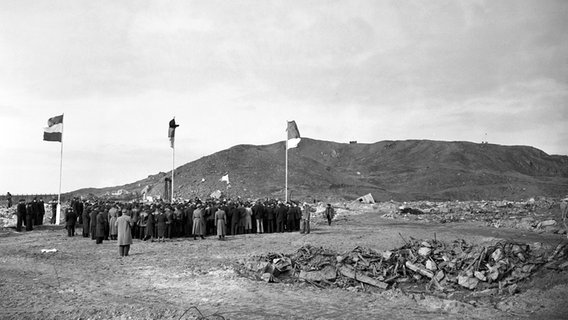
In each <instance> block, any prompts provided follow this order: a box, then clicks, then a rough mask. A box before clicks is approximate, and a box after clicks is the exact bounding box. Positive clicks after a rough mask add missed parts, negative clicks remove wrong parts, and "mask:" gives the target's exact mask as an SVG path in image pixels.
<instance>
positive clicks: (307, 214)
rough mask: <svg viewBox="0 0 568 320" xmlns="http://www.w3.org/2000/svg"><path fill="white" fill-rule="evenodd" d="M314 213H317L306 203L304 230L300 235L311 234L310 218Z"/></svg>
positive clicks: (303, 219) (303, 211)
mask: <svg viewBox="0 0 568 320" xmlns="http://www.w3.org/2000/svg"><path fill="white" fill-rule="evenodd" d="M312 211H315V209H313V208H312V207H310V205H309V204H308V203H307V202H304V208H303V209H302V221H301V224H302V229H301V230H300V233H310V216H311V213H312Z"/></svg>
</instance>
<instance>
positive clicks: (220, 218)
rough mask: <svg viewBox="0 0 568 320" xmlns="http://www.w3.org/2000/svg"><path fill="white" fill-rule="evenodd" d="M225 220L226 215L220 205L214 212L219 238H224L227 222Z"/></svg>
mask: <svg viewBox="0 0 568 320" xmlns="http://www.w3.org/2000/svg"><path fill="white" fill-rule="evenodd" d="M226 220H227V215H226V214H225V211H224V210H223V209H222V208H221V207H219V208H218V209H217V212H215V226H216V227H217V236H218V237H219V240H224V239H225V233H226V224H227V221H226Z"/></svg>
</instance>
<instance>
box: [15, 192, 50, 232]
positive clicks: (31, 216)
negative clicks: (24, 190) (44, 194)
mask: <svg viewBox="0 0 568 320" xmlns="http://www.w3.org/2000/svg"><path fill="white" fill-rule="evenodd" d="M44 216H45V203H44V202H43V199H41V198H40V199H39V200H38V199H37V198H34V199H33V200H32V201H29V202H26V200H25V199H20V201H19V202H18V205H17V206H16V231H22V226H24V227H25V228H26V231H31V230H33V229H34V226H37V225H42V224H43V219H44Z"/></svg>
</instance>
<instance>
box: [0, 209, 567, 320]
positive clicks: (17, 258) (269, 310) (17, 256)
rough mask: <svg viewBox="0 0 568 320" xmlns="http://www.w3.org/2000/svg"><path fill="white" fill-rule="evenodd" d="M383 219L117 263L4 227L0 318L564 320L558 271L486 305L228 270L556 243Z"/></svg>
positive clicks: (475, 227)
mask: <svg viewBox="0 0 568 320" xmlns="http://www.w3.org/2000/svg"><path fill="white" fill-rule="evenodd" d="M375 209H376V208H375ZM383 215H384V212H381V211H377V210H374V209H373V208H372V207H371V206H368V207H367V206H357V207H355V208H352V209H350V210H339V214H338V215H337V216H336V219H335V221H334V222H333V223H332V225H331V226H327V224H326V223H323V221H322V220H321V218H320V217H316V218H315V219H314V220H315V221H314V225H313V230H312V233H310V234H308V235H303V234H300V233H298V232H294V233H279V234H262V235H256V234H248V235H237V236H228V237H227V240H226V241H219V240H217V239H216V238H215V237H213V236H211V237H208V238H206V239H205V240H196V241H194V240H193V239H173V240H171V241H168V242H165V243H158V242H142V241H138V240H135V242H134V244H133V246H132V249H131V255H130V256H129V257H125V258H120V257H119V256H118V248H117V245H116V242H113V241H105V242H104V243H103V244H102V245H96V244H95V243H94V241H93V240H90V238H83V237H81V236H75V237H73V238H69V237H67V236H66V231H65V230H64V229H63V227H61V226H49V225H44V226H40V227H37V228H36V230H34V231H33V232H21V233H17V232H15V231H14V230H13V229H12V228H4V229H1V231H0V296H1V297H2V299H0V319H198V318H199V317H200V316H203V318H210V319H215V318H218V319H221V318H224V319H381V318H389V319H448V318H451V319H519V318H527V319H528V318H530V319H561V318H564V317H565V315H566V314H567V313H568V305H566V303H565V301H566V295H567V294H568V271H566V270H564V271H562V270H547V269H542V270H541V271H540V272H538V273H536V274H534V275H533V276H532V277H531V278H530V279H529V280H528V281H526V282H523V283H521V284H520V285H519V292H518V293H515V294H512V295H511V294H508V293H507V294H502V295H500V296H492V297H487V298H484V299H473V298H472V299H469V298H466V299H463V298H461V299H457V298H453V297H451V296H439V295H435V294H430V293H428V292H426V290H425V289H424V287H423V286H416V287H412V286H407V287H400V288H395V289H389V290H386V291H383V290H379V289H373V288H369V287H366V288H365V287H364V286H363V287H362V288H351V289H349V288H326V289H321V288H319V287H317V286H314V285H311V284H309V283H306V282H302V281H296V282H292V283H267V282H263V281H255V280H251V279H249V278H247V277H243V276H241V275H240V273H239V272H238V270H239V266H240V263H241V262H242V261H247V260H248V259H253V258H254V257H258V256H261V255H265V254H267V253H271V252H276V253H292V252H294V251H295V250H297V249H298V248H300V247H302V246H304V245H307V244H310V245H312V246H316V247H324V248H327V249H330V250H333V251H337V252H343V251H349V250H352V249H353V248H355V247H356V246H361V247H368V248H371V249H374V250H377V251H384V250H389V249H393V248H396V247H400V246H401V245H402V244H403V241H404V240H403V239H402V237H404V238H407V239H409V238H410V237H413V238H416V239H432V238H433V237H434V236H435V237H436V238H437V239H438V240H440V241H448V242H451V241H453V240H455V239H464V240H466V241H468V242H471V243H476V244H484V243H495V242H497V241H499V240H502V239H510V240H514V241H517V242H523V243H529V244H532V243H535V242H540V243H542V246H544V247H546V248H550V249H553V248H554V247H556V246H557V245H558V244H559V243H563V242H565V241H566V236H565V235H560V234H553V233H546V232H543V233H537V232H533V231H530V230H522V229H512V228H499V229H497V228H495V227H492V226H488V225H486V224H485V223H483V222H480V221H463V222H461V223H444V224H441V223H437V222H432V221H430V222H424V221H408V220H397V219H394V220H393V219H390V218H383V217H382V216H383ZM78 231H79V234H80V229H78ZM401 235H402V237H401ZM42 249H56V250H57V252H53V253H42V252H41V250H42Z"/></svg>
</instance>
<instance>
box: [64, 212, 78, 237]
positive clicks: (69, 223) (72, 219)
mask: <svg viewBox="0 0 568 320" xmlns="http://www.w3.org/2000/svg"><path fill="white" fill-rule="evenodd" d="M76 222H77V214H76V213H75V210H73V208H67V210H66V211H65V229H67V236H68V237H74V236H75V223H76Z"/></svg>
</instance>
